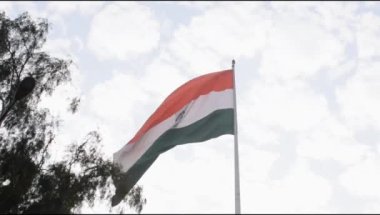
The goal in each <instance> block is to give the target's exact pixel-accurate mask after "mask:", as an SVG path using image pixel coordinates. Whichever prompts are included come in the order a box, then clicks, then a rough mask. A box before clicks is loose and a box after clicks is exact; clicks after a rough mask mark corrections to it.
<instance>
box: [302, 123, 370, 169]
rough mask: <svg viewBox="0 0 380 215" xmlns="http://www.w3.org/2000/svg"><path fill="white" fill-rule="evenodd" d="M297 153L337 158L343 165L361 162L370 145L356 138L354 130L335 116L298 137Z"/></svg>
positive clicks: (317, 157) (309, 156) (321, 157)
mask: <svg viewBox="0 0 380 215" xmlns="http://www.w3.org/2000/svg"><path fill="white" fill-rule="evenodd" d="M298 140H299V144H298V146H297V153H298V154H299V155H300V156H305V157H308V158H313V159H318V160H326V159H327V160H335V161H338V162H339V163H341V164H343V165H351V164H355V163H357V162H360V161H361V160H362V159H364V158H365V156H366V155H367V153H369V147H368V146H366V145H363V144H361V143H359V142H357V141H356V140H355V139H354V132H353V130H350V129H349V128H347V127H346V126H345V125H344V124H342V123H340V122H339V121H337V120H336V119H335V118H334V117H333V116H330V117H329V118H328V119H327V120H323V121H321V123H320V124H319V125H318V126H317V127H315V128H314V129H313V130H312V131H310V132H305V133H302V134H300V135H299V137H298Z"/></svg>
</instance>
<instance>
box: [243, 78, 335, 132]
mask: <svg viewBox="0 0 380 215" xmlns="http://www.w3.org/2000/svg"><path fill="white" fill-rule="evenodd" d="M243 98H247V99H246V100H245V102H247V104H246V105H248V106H250V107H252V108H251V109H250V115H251V120H252V121H256V122H260V123H262V124H263V125H265V126H272V127H273V126H274V127H280V128H282V129H284V130H288V131H306V130H308V129H311V128H312V127H313V126H315V125H317V124H318V123H319V121H321V120H322V119H324V118H326V117H327V116H328V108H327V102H326V99H325V98H324V97H323V96H321V95H318V94H316V93H315V92H313V90H312V89H311V88H310V87H309V86H308V85H305V84H304V83H303V82H290V83H287V84H280V83H276V82H274V83H271V82H256V83H255V84H253V86H252V88H251V89H250V91H248V92H247V94H246V95H245V96H243Z"/></svg>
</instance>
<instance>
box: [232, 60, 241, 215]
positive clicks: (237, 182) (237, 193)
mask: <svg viewBox="0 0 380 215" xmlns="http://www.w3.org/2000/svg"><path fill="white" fill-rule="evenodd" d="M232 73H233V81H234V131H235V134H234V160H235V214H240V174H239V147H238V125H237V105H236V82H235V60H232Z"/></svg>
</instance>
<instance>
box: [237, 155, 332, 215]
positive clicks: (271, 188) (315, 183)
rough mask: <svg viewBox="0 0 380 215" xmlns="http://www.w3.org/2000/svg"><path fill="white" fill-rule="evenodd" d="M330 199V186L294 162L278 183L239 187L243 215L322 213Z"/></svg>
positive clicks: (276, 181) (321, 178)
mask: <svg viewBox="0 0 380 215" xmlns="http://www.w3.org/2000/svg"><path fill="white" fill-rule="evenodd" d="M331 196H332V187H331V185H330V183H329V182H328V181H327V180H326V179H324V178H323V177H321V176H318V175H316V174H314V173H313V172H312V171H310V169H309V168H308V165H307V161H306V160H298V161H297V162H296V165H295V167H294V168H292V171H291V172H290V173H289V174H288V175H287V176H286V177H285V178H284V179H281V180H275V181H266V183H265V182H250V183H242V205H243V210H242V212H243V213H315V212H317V213H323V212H326V211H331V210H329V208H327V204H328V202H329V200H330V199H331Z"/></svg>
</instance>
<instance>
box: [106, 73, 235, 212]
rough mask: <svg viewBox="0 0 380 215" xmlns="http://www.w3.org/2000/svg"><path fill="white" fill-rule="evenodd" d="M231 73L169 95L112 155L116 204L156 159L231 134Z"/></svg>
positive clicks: (213, 75) (197, 81) (211, 76)
mask: <svg viewBox="0 0 380 215" xmlns="http://www.w3.org/2000/svg"><path fill="white" fill-rule="evenodd" d="M233 85H234V83H233V70H224V71H220V72H214V73H209V74H206V75H203V76H199V77H197V78H194V79H192V80H190V81H188V82H187V83H185V84H184V85H182V86H181V87H179V88H178V89H176V90H175V91H174V92H173V93H172V94H170V95H169V96H168V97H167V98H166V99H165V101H164V102H163V103H162V104H161V105H160V106H159V107H158V108H157V110H156V111H155V112H154V113H153V114H152V115H151V116H150V117H149V119H148V120H147V121H146V122H145V124H144V125H143V126H142V127H141V128H140V130H139V131H138V132H137V133H136V135H135V136H134V137H133V138H132V139H131V140H130V141H129V142H128V143H127V144H126V145H125V146H124V147H123V148H121V149H120V150H119V151H118V152H116V153H115V154H114V163H116V164H118V165H120V167H121V170H122V172H124V174H123V175H124V176H123V177H122V178H121V179H119V180H117V181H115V186H116V194H115V196H114V197H113V198H112V205H113V206H114V205H117V204H118V203H119V202H120V201H121V200H122V199H123V198H124V196H125V195H126V194H127V193H128V192H129V191H130V189H132V187H133V186H134V185H135V184H136V183H137V181H138V180H139V179H140V178H141V176H142V175H143V174H144V173H145V171H146V170H147V169H148V168H149V167H150V166H151V165H152V164H153V162H154V161H155V160H156V159H157V158H158V156H159V155H160V154H161V153H163V152H165V151H167V150H169V149H171V148H173V147H175V146H177V145H181V144H186V143H195V142H202V141H206V140H209V139H211V138H216V137H218V136H221V135H224V134H234V108H235V107H234V91H233V90H234V87H233Z"/></svg>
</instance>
